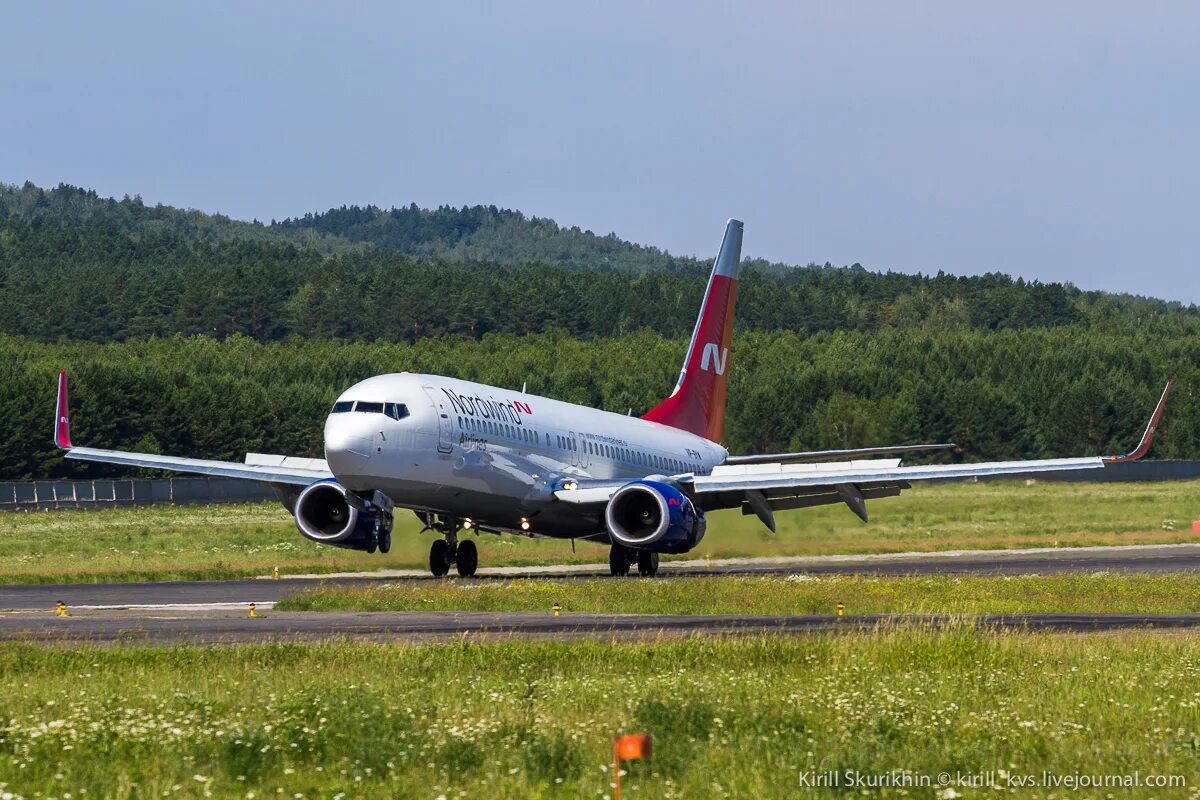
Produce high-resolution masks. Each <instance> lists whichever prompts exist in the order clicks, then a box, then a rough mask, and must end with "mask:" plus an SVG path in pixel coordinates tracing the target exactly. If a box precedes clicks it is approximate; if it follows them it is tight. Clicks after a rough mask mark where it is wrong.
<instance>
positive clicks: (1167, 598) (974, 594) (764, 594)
mask: <svg viewBox="0 0 1200 800" xmlns="http://www.w3.org/2000/svg"><path fill="white" fill-rule="evenodd" d="M555 603H557V604H559V605H560V606H561V607H562V610H563V612H564V613H567V614H570V613H572V612H575V613H598V614H754V615H762V614H832V613H834V612H835V610H836V608H837V604H838V603H842V604H844V605H845V608H846V613H848V614H1009V613H1038V612H1064V613H1065V612H1107V613H1116V614H1183V613H1194V612H1200V575H1192V574H1188V575H1120V574H1110V573H1097V574H1094V575H1076V574H1070V575H1020V576H1012V577H1008V576H1002V577H974V576H963V577H956V576H952V575H934V576H929V577H867V576H858V575H830V576H810V575H792V576H788V577H786V578H780V577H741V576H705V577H702V578H661V579H658V580H644V579H628V580H621V581H614V580H612V579H611V578H603V579H585V580H537V581H530V580H505V581H491V580H489V581H478V582H476V581H468V582H461V581H438V582H436V583H429V582H421V583H412V582H405V583H385V584H381V585H378V586H331V587H327V586H319V587H316V588H314V589H311V590H309V591H306V592H304V593H303V594H298V595H294V596H292V597H289V598H286V599H284V600H283V601H281V602H280V603H278V604H277V605H276V608H278V609H280V610H288V611H547V612H548V611H549V610H550V609H551V607H552V606H553V605H554V604H555Z"/></svg>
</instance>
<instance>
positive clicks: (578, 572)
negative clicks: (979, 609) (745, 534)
mask: <svg viewBox="0 0 1200 800" xmlns="http://www.w3.org/2000/svg"><path fill="white" fill-rule="evenodd" d="M1197 571H1200V545H1154V546H1137V547H1097V548H1069V549H1036V550H1008V551H962V552H949V553H929V554H912V553H907V554H897V555H877V556H826V557H814V558H784V559H726V560H712V561H702V560H696V561H687V562H670V563H667V562H664V564H663V567H662V569H661V570H660V573H659V574H660V576H662V577H690V578H693V579H696V580H701V579H703V577H704V576H710V575H787V574H819V575H833V574H867V575H933V574H950V575H963V574H973V575H1017V574H1031V573H1040V574H1050V573H1063V572H1076V573H1079V572H1083V573H1092V572H1147V573H1166V572H1197ZM597 576H605V577H607V570H606V568H602V567H601V565H571V566H564V567H541V568H528V567H525V568H492V569H486V570H484V569H481V575H480V577H478V578H475V579H473V580H477V581H484V580H496V579H520V578H526V579H535V580H536V579H548V578H558V579H563V578H568V579H569V578H579V577H597ZM413 580H417V581H426V580H434V579H433V578H431V577H430V576H428V574H426V573H422V572H419V571H415V570H393V571H386V572H380V573H372V574H345V575H335V576H307V577H290V578H283V579H279V580H272V579H250V580H233V581H194V582H179V581H171V582H158V583H110V584H62V585H9V586H0V639H22V640H36V641H47V642H96V643H113V642H142V643H168V642H192V643H217V642H247V641H272V640H277V641H296V640H309V639H329V638H337V637H350V638H364V639H373V640H414V641H428V640H439V639H442V640H445V639H449V638H461V637H498V636H499V637H521V638H578V637H597V638H605V639H629V638H633V639H638V638H643V639H644V638H647V637H654V636H660V635H664V634H666V635H695V634H746V633H777V634H802V633H812V632H817V631H831V630H833V631H836V630H846V631H849V630H861V629H864V628H868V629H873V628H876V627H879V626H894V625H898V624H899V625H909V624H921V625H935V626H936V625H943V624H946V622H947V621H948V620H950V619H951V618H949V617H939V616H912V615H852V616H845V617H836V616H823V615H793V616H772V617H753V616H750V617H738V616H676V615H596V614H564V615H562V616H560V617H554V616H553V615H551V614H549V613H506V612H494V613H484V612H439V613H425V612H412V613H388V612H370V613H330V612H308V613H306V612H277V611H275V610H274V609H273V608H272V606H273V605H274V603H275V602H276V601H278V600H280V599H282V598H284V597H286V596H288V595H290V594H294V593H297V592H301V591H303V590H305V589H309V588H313V587H315V586H318V585H321V584H322V583H323V584H326V585H330V584H332V585H339V586H345V585H355V584H373V583H379V582H387V581H413ZM442 580H444V579H442ZM613 580H614V581H617V580H644V579H639V578H621V579H613ZM59 601H62V602H64V603H66V604H67V607H68V609H69V610H70V616H68V617H65V618H63V617H58V616H56V615H55V614H54V608H55V604H56V603H57V602H59ZM250 603H255V604H257V606H258V616H257V617H255V618H251V617H250V616H249V615H248V604H250ZM971 620H972V621H973V622H974V623H975V624H979V625H983V626H986V627H995V628H1020V629H1030V630H1063V631H1099V630H1111V629H1117V628H1151V629H1163V628H1172V629H1179V628H1197V627H1200V614H1183V615H1137V614H1024V615H985V616H979V617H972V618H971ZM956 624H959V623H956Z"/></svg>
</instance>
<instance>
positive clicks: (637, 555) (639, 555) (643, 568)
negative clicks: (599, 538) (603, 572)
mask: <svg viewBox="0 0 1200 800" xmlns="http://www.w3.org/2000/svg"><path fill="white" fill-rule="evenodd" d="M635 563H636V564H637V568H638V575H641V576H642V577H643V578H653V577H654V576H655V575H657V574H658V553H651V552H649V551H648V550H632V549H630V548H628V547H624V546H622V545H619V544H614V545H612V547H610V548H609V550H608V571H609V573H610V574H612V575H613V576H614V577H623V576H625V575H628V574H629V569H630V567H632V566H633V565H634V564H635Z"/></svg>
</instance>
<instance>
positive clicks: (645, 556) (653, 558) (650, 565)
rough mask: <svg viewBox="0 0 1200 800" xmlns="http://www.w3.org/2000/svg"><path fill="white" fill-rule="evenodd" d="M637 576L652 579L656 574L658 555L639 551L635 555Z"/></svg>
mask: <svg viewBox="0 0 1200 800" xmlns="http://www.w3.org/2000/svg"><path fill="white" fill-rule="evenodd" d="M637 565H638V575H641V576H642V577H643V578H653V577H654V576H655V575H657V574H658V553H649V552H647V551H645V550H639V551H638V554H637Z"/></svg>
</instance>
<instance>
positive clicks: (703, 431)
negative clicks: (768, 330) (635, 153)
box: [642, 219, 742, 442]
mask: <svg viewBox="0 0 1200 800" xmlns="http://www.w3.org/2000/svg"><path fill="white" fill-rule="evenodd" d="M741 257H742V223H741V222H739V221H738V220H736V219H731V220H729V222H728V224H726V226H725V238H724V239H723V240H722V241H721V251H720V252H719V253H718V254H717V260H716V262H715V263H714V264H713V271H712V276H711V277H709V279H708V288H707V289H706V290H705V292H704V302H703V303H701V305H700V316H699V317H698V318H697V319H696V329H695V330H694V331H692V342H691V344H689V345H688V351H687V356H686V357H685V358H684V360H683V369H682V370H681V371H680V373H679V381H678V383H676V384H675V390H674V391H673V392H671V396H670V397H668V398H667V399H666V400H663V401H662V402H661V403H659V404H658V405H656V406H655V407H654V408H652V409H650V410H649V411H647V412H646V413H645V414H644V415H642V419H648V420H650V421H651V422H659V423H662V424H663V425H670V426H671V427H673V428H679V429H681V430H685V431H688V432H689V433H694V434H697V435H699V436H703V437H705V438H706V439H710V440H712V441H714V442H720V441H721V438H722V437H723V436H724V432H725V395H726V392H727V389H728V386H729V344H730V342H731V341H732V340H733V306H734V301H735V300H737V278H738V264H739V261H740V259H741Z"/></svg>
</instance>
